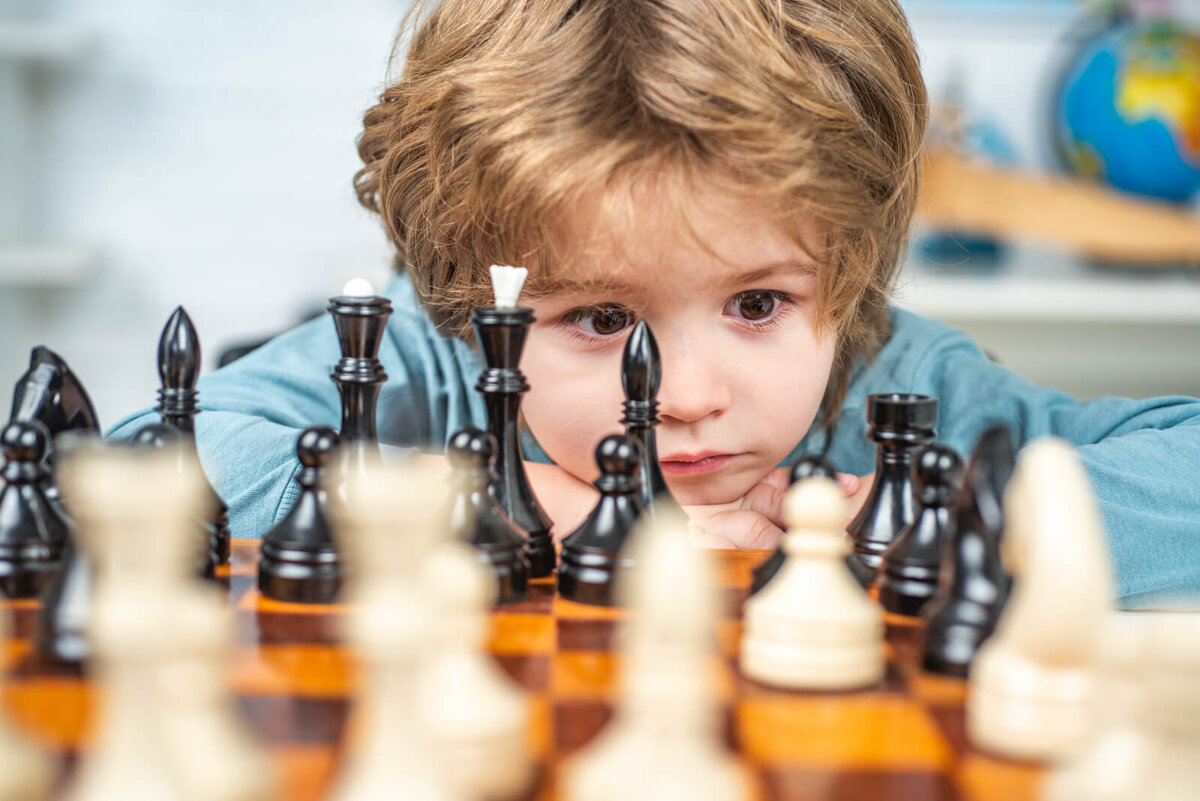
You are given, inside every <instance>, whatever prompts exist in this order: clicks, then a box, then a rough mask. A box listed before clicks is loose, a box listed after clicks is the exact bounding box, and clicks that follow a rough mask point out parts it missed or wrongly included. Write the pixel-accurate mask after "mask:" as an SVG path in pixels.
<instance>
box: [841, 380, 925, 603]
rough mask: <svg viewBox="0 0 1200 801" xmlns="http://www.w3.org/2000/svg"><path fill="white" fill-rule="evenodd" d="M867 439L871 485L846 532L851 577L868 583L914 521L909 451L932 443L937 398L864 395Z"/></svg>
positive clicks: (913, 452) (914, 506)
mask: <svg viewBox="0 0 1200 801" xmlns="http://www.w3.org/2000/svg"><path fill="white" fill-rule="evenodd" d="M867 421H868V423H869V424H870V425H869V427H868V429H867V437H868V439H870V440H871V441H872V442H874V443H875V445H876V449H875V481H874V484H872V486H871V492H870V493H869V494H868V495H867V499H866V500H865V501H864V502H863V506H862V508H861V509H860V510H859V512H858V514H857V515H856V516H855V518H854V520H852V521H851V522H850V525H849V526H848V527H847V529H846V530H847V531H848V532H849V534H850V540H851V542H852V544H853V548H854V551H853V554H852V556H853V558H854V559H856V560H857V561H858V562H859V565H858V566H857V567H856V569H855V576H856V578H858V579H859V581H860V582H866V583H870V581H871V580H872V579H873V577H874V574H875V571H876V570H877V569H878V568H879V566H880V564H882V562H883V552H884V551H886V550H887V548H888V546H889V545H891V544H892V542H893V541H894V540H895V539H896V537H897V535H899V533H900V532H901V531H903V530H904V529H905V528H907V527H908V526H910V525H912V522H913V520H915V519H916V516H917V514H916V512H917V510H916V499H915V497H914V492H913V483H912V461H913V456H914V454H915V451H916V450H917V449H919V448H920V447H922V446H925V445H928V444H930V443H932V442H933V440H934V436H935V431H934V426H935V425H936V423H937V398H932V397H928V396H925V395H912V394H906V393H885V394H878V395H869V396H867Z"/></svg>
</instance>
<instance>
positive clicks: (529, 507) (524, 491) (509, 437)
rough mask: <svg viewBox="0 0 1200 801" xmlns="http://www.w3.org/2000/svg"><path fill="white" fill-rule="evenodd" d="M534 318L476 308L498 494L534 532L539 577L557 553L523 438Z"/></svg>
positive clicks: (523, 312) (533, 570)
mask: <svg viewBox="0 0 1200 801" xmlns="http://www.w3.org/2000/svg"><path fill="white" fill-rule="evenodd" d="M533 321H534V316H533V310H532V309H529V308H526V307H524V306H500V305H496V306H483V307H480V308H477V309H475V310H473V311H472V312H471V324H472V325H473V326H474V327H475V338H476V340H478V342H479V350H480V352H481V353H482V354H483V363H484V365H485V366H484V369H483V372H482V373H480V374H479V381H477V382H476V384H475V389H476V390H478V391H479V393H480V394H482V395H483V400H484V403H485V405H486V406H487V416H488V431H489V432H491V434H492V436H494V437H495V438H496V442H497V444H498V445H499V447H498V448H497V450H496V463H495V466H494V470H495V472H496V478H495V483H493V484H492V494H493V495H494V496H495V498H496V500H497V501H499V502H500V506H501V507H503V509H504V511H505V512H506V513H508V516H509V517H510V518H511V519H512V521H513V522H514V523H516V524H517V525H518V526H520V527H521V528H522V529H524V530H525V531H526V532H527V533H528V534H529V540H528V542H527V545H526V548H527V552H528V556H529V575H530V576H531V577H533V578H538V577H541V576H549V575H550V574H551V573H553V572H554V563H555V555H554V543H553V542H552V541H551V539H550V525H551V523H550V518H549V516H548V515H547V514H546V513H545V511H543V510H542V507H541V505H540V504H539V503H538V501H537V497H536V496H535V495H534V494H533V489H532V488H531V487H530V486H529V477H528V476H526V475H525V460H524V453H523V450H522V448H521V438H520V422H519V421H520V413H521V396H522V395H524V394H525V393H526V392H528V391H529V382H527V381H526V380H525V375H524V374H523V373H522V372H521V370H520V369H519V368H518V367H517V365H518V364H519V363H520V361H521V352H522V351H523V350H524V349H525V336H526V335H527V334H528V333H529V326H530V325H532V324H533Z"/></svg>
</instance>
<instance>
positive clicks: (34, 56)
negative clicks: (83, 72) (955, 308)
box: [0, 21, 93, 63]
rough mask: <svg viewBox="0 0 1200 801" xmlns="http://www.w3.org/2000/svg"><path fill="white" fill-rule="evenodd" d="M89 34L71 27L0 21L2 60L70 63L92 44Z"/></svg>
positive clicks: (0, 56)
mask: <svg viewBox="0 0 1200 801" xmlns="http://www.w3.org/2000/svg"><path fill="white" fill-rule="evenodd" d="M92 39H93V37H92V35H91V33H89V32H88V31H86V30H84V29H81V28H75V27H72V26H69V25H55V24H52V23H37V22H5V21H0V58H3V59H10V60H11V59H20V60H25V61H41V62H50V63H56V62H59V63H60V62H68V61H72V60H74V59H76V58H78V57H79V56H80V55H81V54H83V53H84V52H85V51H86V50H87V49H88V48H89V47H90V46H91V43H92Z"/></svg>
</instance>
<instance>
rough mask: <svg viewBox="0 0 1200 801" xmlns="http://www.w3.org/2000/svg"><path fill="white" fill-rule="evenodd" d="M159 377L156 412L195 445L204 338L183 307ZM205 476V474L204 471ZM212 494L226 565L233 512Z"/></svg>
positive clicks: (162, 350)
mask: <svg viewBox="0 0 1200 801" xmlns="http://www.w3.org/2000/svg"><path fill="white" fill-rule="evenodd" d="M158 376H159V379H160V380H161V382H162V387H161V388H160V389H159V390H158V405H157V406H156V407H154V408H155V411H157V412H158V413H159V414H160V415H161V416H162V421H163V422H164V423H166V424H167V425H169V426H172V427H174V428H175V429H177V430H179V431H181V432H183V434H184V435H185V436H187V437H188V438H189V439H190V440H191V441H192V444H193V445H194V444H195V441H196V420H195V417H196V414H197V413H198V412H199V411H200V404H199V398H200V393H199V392H197V391H196V380H197V379H198V378H199V377H200V337H199V336H197V335H196V326H195V325H193V324H192V318H190V317H188V313H187V312H186V311H184V309H183V307H182V306H176V307H175V311H173V312H171V317H170V318H169V319H168V320H167V324H166V325H165V326H164V327H163V330H162V335H161V336H160V337H159V339H158ZM192 453H195V451H194V450H193V451H192ZM197 458H199V457H197ZM201 475H204V471H203V470H201ZM207 481H208V478H207V477H205V482H207ZM208 491H209V493H210V494H211V495H212V498H213V512H212V514H211V515H209V516H208V520H209V523H210V524H211V527H212V529H213V531H214V533H215V536H214V537H213V543H214V545H215V547H216V550H215V553H214V556H215V558H216V561H217V563H218V564H222V565H223V564H225V563H226V562H228V561H229V549H230V545H229V510H228V509H227V508H226V507H225V504H224V503H223V502H222V501H221V499H220V497H218V496H217V493H216V492H215V491H213V489H212V485H211V484H209V487H208Z"/></svg>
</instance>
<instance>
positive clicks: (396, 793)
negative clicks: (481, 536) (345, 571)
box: [330, 464, 463, 801]
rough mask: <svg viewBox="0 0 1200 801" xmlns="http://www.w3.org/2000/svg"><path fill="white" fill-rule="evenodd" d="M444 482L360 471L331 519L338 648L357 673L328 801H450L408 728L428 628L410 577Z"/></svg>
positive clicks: (423, 475)
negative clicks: (344, 577) (340, 608)
mask: <svg viewBox="0 0 1200 801" xmlns="http://www.w3.org/2000/svg"><path fill="white" fill-rule="evenodd" d="M445 490H446V487H445V482H444V481H443V480H442V476H441V475H440V474H435V473H434V472H432V471H427V470H426V471H422V470H420V469H419V467H416V466H415V465H407V464H381V465H368V466H367V467H366V468H364V470H363V472H362V474H361V475H358V476H356V477H355V478H354V480H353V481H349V482H347V484H346V492H345V499H344V501H343V502H340V503H338V502H335V503H333V504H332V505H331V507H330V510H331V512H332V513H333V514H334V517H335V519H336V520H337V523H338V530H339V532H341V537H340V542H341V545H342V547H343V549H344V551H345V555H346V558H347V563H348V565H349V568H350V572H349V580H348V582H347V586H346V593H345V597H346V601H347V603H349V604H350V607H351V609H350V612H349V614H348V615H347V618H346V624H345V626H346V629H345V634H346V639H347V641H348V642H349V644H350V645H352V646H353V647H354V648H355V649H356V650H357V652H358V654H359V657H360V659H361V660H362V662H363V663H364V666H365V674H366V681H365V684H364V689H363V691H362V697H361V698H360V699H359V701H358V703H357V704H356V705H355V707H354V714H353V717H352V719H351V734H350V736H349V742H348V756H347V759H346V762H345V767H344V770H343V773H342V775H341V776H340V777H339V778H338V780H337V783H336V786H335V789H334V791H333V793H332V794H331V796H330V798H331V799H332V801H392V799H397V798H403V799H406V801H451V799H459V798H462V797H463V796H460V795H459V794H458V793H457V792H456V791H455V790H454V788H453V787H451V786H450V785H448V784H447V783H446V781H445V780H444V778H443V777H442V776H441V774H440V772H439V771H438V770H437V769H436V768H435V766H434V764H433V762H432V760H431V759H430V752H429V748H428V745H427V743H425V742H424V740H423V738H422V736H421V727H420V722H419V721H418V719H417V702H416V690H417V665H418V663H419V661H420V658H421V653H422V649H423V648H425V646H426V643H427V642H428V641H429V638H430V629H431V626H432V625H433V621H432V620H431V618H430V612H429V609H428V599H427V597H426V595H425V593H424V591H423V589H422V587H421V584H420V579H419V568H420V565H421V562H422V560H423V559H424V558H425V556H426V555H427V552H428V549H429V548H430V546H431V545H432V544H433V543H435V542H436V541H437V540H438V539H440V538H441V536H443V535H442V534H441V531H442V527H443V526H444V525H445V523H444V519H445V496H446V491H445Z"/></svg>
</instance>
